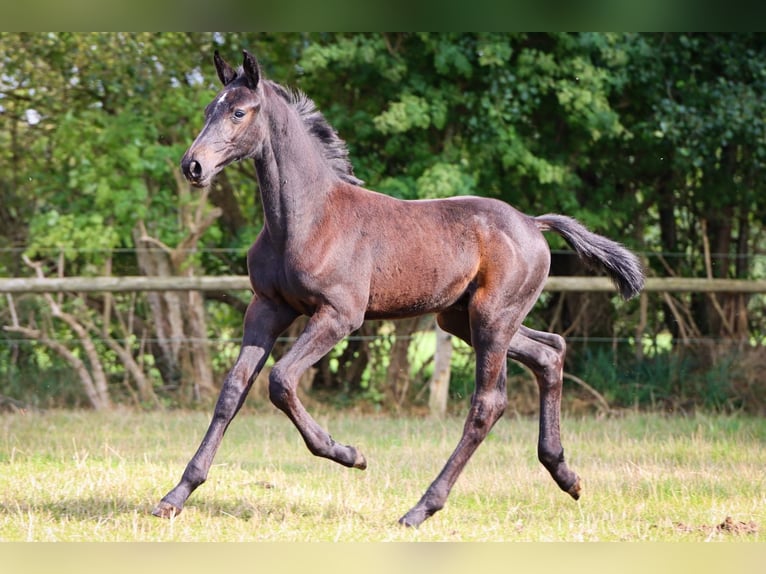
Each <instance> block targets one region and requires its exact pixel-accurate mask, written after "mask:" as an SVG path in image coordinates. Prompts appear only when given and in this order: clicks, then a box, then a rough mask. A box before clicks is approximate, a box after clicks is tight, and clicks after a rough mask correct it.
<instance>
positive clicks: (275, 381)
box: [269, 367, 290, 409]
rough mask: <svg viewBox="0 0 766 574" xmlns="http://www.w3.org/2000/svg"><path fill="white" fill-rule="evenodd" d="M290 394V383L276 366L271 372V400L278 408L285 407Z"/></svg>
mask: <svg viewBox="0 0 766 574" xmlns="http://www.w3.org/2000/svg"><path fill="white" fill-rule="evenodd" d="M289 395H290V389H289V387H288V385H287V384H286V383H285V381H284V378H283V376H282V374H281V373H280V372H279V370H278V369H277V367H274V368H273V369H272V370H271V373H269V400H270V401H271V402H272V403H273V404H274V406H276V407H277V408H280V409H284V408H285V407H286V406H287V403H288V397H289Z"/></svg>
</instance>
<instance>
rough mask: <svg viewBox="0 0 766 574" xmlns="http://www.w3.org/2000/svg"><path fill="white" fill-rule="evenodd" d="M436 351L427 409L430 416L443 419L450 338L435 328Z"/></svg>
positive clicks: (449, 360)
mask: <svg viewBox="0 0 766 574" xmlns="http://www.w3.org/2000/svg"><path fill="white" fill-rule="evenodd" d="M435 331H436V350H435V352H434V374H433V375H432V376H431V380H430V381H429V383H428V389H429V395H428V408H429V410H430V411H431V416H434V417H437V418H444V417H445V415H446V414H447V399H448V398H449V381H450V374H451V362H452V336H451V335H450V334H449V333H447V332H445V331H443V330H442V329H441V328H440V327H439V325H436V326H435Z"/></svg>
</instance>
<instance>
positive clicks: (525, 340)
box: [508, 326, 582, 500]
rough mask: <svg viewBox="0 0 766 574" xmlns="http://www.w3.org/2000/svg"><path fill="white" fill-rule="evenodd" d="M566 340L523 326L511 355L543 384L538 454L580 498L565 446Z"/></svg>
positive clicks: (564, 486)
mask: <svg viewBox="0 0 766 574" xmlns="http://www.w3.org/2000/svg"><path fill="white" fill-rule="evenodd" d="M565 353H566V343H565V342H564V339H563V338H562V337H560V336H559V335H556V334H554V333H546V332H544V331H535V330H534V329H530V328H528V327H524V326H522V327H521V328H520V329H519V331H518V332H517V333H516V335H514V337H513V339H512V340H511V346H510V348H509V349H508V357H510V358H511V359H514V360H516V361H519V362H520V363H522V364H524V365H526V366H527V367H529V368H530V369H531V370H532V372H533V373H534V374H535V378H536V379H537V384H538V386H539V388H540V435H539V439H538V446H537V456H538V458H539V459H540V462H541V463H542V464H543V466H544V467H545V468H546V469H547V470H548V472H550V473H551V476H552V477H553V480H555V481H556V484H558V485H559V487H560V488H561V489H562V490H563V491H564V492H566V493H568V494H569V495H570V496H571V497H572V498H574V499H575V500H577V499H578V498H580V490H581V489H582V486H581V483H580V477H579V476H577V474H575V473H574V472H572V471H571V470H570V469H569V467H568V466H567V463H566V461H565V460H564V448H563V447H562V446H561V430H560V420H559V419H560V417H561V388H562V376H563V369H564V355H565Z"/></svg>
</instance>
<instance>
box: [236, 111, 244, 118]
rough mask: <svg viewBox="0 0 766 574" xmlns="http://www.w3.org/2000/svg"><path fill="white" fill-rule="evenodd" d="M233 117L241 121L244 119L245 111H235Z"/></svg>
mask: <svg viewBox="0 0 766 574" xmlns="http://www.w3.org/2000/svg"><path fill="white" fill-rule="evenodd" d="M234 117H235V118H237V119H238V120H241V119H242V118H244V117H245V110H235V111H234Z"/></svg>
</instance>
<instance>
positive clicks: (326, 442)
mask: <svg viewBox="0 0 766 574" xmlns="http://www.w3.org/2000/svg"><path fill="white" fill-rule="evenodd" d="M359 324H361V318H360V319H359V320H358V321H353V320H350V318H349V317H348V315H345V314H343V313H340V312H339V311H337V310H336V309H334V308H332V307H330V306H325V307H321V308H320V309H318V310H317V311H316V313H314V315H313V316H312V317H311V319H310V320H309V322H308V324H307V325H306V329H305V330H304V331H303V333H301V335H300V336H299V337H298V339H297V340H296V341H295V344H294V345H293V346H292V348H291V349H290V350H289V351H288V352H287V353H286V354H285V356H284V357H282V359H280V360H279V361H278V362H277V364H276V365H274V368H273V369H272V370H271V375H270V377H269V396H270V398H271V401H272V402H273V403H274V405H276V406H277V408H279V409H280V410H282V411H283V412H284V413H285V414H286V415H287V416H288V417H289V418H290V420H291V421H292V422H293V424H294V425H295V427H296V428H297V429H298V432H300V434H301V436H302V437H303V440H304V442H305V443H306V446H307V447H308V449H309V451H311V453H312V454H314V455H316V456H321V457H324V458H329V459H330V460H333V461H335V462H337V463H339V464H342V465H344V466H348V467H353V468H359V469H365V468H367V461H366V460H365V458H364V456H363V455H362V453H361V452H359V451H358V450H357V449H356V448H355V447H353V446H348V445H342V444H339V443H337V442H335V440H334V439H333V438H332V437H331V436H330V435H329V434H328V433H327V431H326V430H324V429H323V428H322V427H321V426H320V425H319V424H318V423H317V422H316V421H315V420H314V419H313V418H312V417H311V415H309V413H308V412H307V411H306V408H305V407H304V406H303V404H302V403H301V401H300V399H299V398H298V395H297V393H296V388H297V386H298V381H299V379H300V377H301V375H302V374H303V373H304V371H306V369H308V368H309V367H310V366H311V365H313V364H314V363H316V362H317V361H318V360H319V359H321V358H322V357H323V356H324V355H326V354H327V353H329V352H330V350H331V349H332V348H333V347H334V346H335V344H336V343H338V342H339V341H340V340H341V339H343V337H345V336H347V335H348V334H349V333H350V332H351V331H352V330H353V329H354V328H356V327H357V326H358V325H359Z"/></svg>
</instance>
